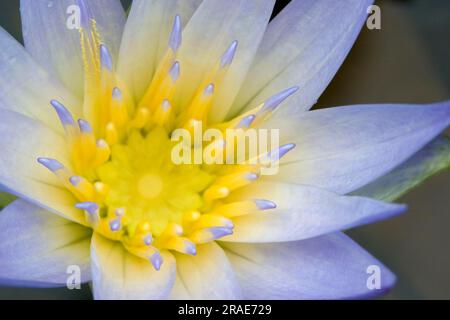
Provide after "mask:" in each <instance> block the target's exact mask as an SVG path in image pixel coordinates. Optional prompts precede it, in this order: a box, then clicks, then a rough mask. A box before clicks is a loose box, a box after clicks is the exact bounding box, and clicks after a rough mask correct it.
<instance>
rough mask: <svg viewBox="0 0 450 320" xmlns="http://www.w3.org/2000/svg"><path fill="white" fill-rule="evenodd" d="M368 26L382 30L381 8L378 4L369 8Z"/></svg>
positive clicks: (371, 28) (368, 27)
mask: <svg viewBox="0 0 450 320" xmlns="http://www.w3.org/2000/svg"><path fill="white" fill-rule="evenodd" d="M367 14H368V15H369V16H368V17H367V21H366V26H367V29H369V30H381V8H380V7H379V6H377V5H372V6H370V7H368V8H367Z"/></svg>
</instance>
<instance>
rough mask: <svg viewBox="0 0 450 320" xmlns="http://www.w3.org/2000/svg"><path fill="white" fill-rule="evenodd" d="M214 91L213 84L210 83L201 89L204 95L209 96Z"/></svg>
mask: <svg viewBox="0 0 450 320" xmlns="http://www.w3.org/2000/svg"><path fill="white" fill-rule="evenodd" d="M213 93H214V84H212V83H210V84H209V85H208V86H207V87H206V88H205V91H203V94H204V95H205V96H211V95H212V94H213Z"/></svg>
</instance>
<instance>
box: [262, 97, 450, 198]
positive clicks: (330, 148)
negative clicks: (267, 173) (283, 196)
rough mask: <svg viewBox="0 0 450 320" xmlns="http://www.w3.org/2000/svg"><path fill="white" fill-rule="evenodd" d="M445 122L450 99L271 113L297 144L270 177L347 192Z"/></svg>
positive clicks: (282, 133)
mask: <svg viewBox="0 0 450 320" xmlns="http://www.w3.org/2000/svg"><path fill="white" fill-rule="evenodd" d="M449 124H450V102H443V103H436V104H430V105H359V106H347V107H337V108H329V109H323V110H316V111H311V112H301V113H298V114H296V115H291V116H289V117H286V118H285V119H281V118H280V119H271V120H269V122H268V123H267V127H268V128H276V129H280V136H281V143H287V142H292V143H295V144H296V145H297V148H295V149H294V150H293V151H291V152H289V153H288V154H287V155H286V156H285V158H283V160H285V161H286V162H285V163H284V164H283V163H282V165H281V166H280V172H279V174H277V175H274V176H271V177H270V178H271V179H275V180H278V181H285V182H293V183H300V184H306V185H311V186H316V187H320V188H324V189H328V190H331V191H334V192H337V193H339V194H346V193H349V192H352V191H354V190H356V189H358V188H360V187H362V186H364V185H366V184H368V183H370V182H372V181H374V180H375V179H377V178H379V177H380V176H382V175H384V174H387V173H388V172H389V171H391V170H392V169H394V168H395V167H397V166H398V165H400V164H401V163H403V162H404V161H406V160H407V159H408V158H409V157H411V156H412V155H413V154H414V153H416V152H417V151H419V150H420V149H421V148H423V147H424V146H425V145H426V144H427V143H429V142H430V141H432V140H433V139H434V138H435V137H436V136H437V135H439V134H440V133H441V132H442V131H443V130H445V129H446V128H447V127H448V125H449Z"/></svg>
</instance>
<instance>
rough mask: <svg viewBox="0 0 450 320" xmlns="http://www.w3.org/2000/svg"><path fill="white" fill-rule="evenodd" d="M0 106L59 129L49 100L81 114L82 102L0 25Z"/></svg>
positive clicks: (75, 113) (75, 114)
mask: <svg viewBox="0 0 450 320" xmlns="http://www.w3.org/2000/svg"><path fill="white" fill-rule="evenodd" d="M0 47H1V48H2V49H1V51H0V96H1V99H0V100H1V103H0V108H2V109H8V110H12V111H15V112H19V113H22V114H25V115H27V116H29V117H32V118H35V119H38V120H40V121H42V122H43V123H45V124H46V125H48V126H49V127H51V128H53V129H55V130H57V131H60V132H62V128H61V125H60V123H59V121H58V117H57V116H56V112H55V111H54V110H53V108H52V107H51V106H50V100H52V99H57V100H58V101H60V102H61V103H63V104H64V105H66V106H67V108H69V109H70V110H71V112H72V113H73V114H74V116H79V115H80V114H81V103H80V101H79V100H78V99H76V98H74V97H73V96H72V94H70V93H69V92H68V91H67V90H66V89H65V88H64V86H62V85H61V84H60V83H59V81H58V80H57V79H56V78H52V77H50V76H49V75H48V74H47V72H45V71H44V70H43V69H42V68H41V67H40V66H39V65H38V64H37V63H36V62H34V60H33V59H32V58H31V56H30V55H29V54H28V53H27V52H26V51H25V49H24V48H23V46H22V45H21V44H20V43H18V42H17V41H16V40H15V39H14V38H13V37H11V36H10V35H9V34H8V33H7V32H6V31H5V30H3V29H2V28H0Z"/></svg>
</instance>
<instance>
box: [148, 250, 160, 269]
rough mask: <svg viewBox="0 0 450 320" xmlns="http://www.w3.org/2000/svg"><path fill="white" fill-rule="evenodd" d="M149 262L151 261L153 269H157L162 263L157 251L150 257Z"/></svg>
mask: <svg viewBox="0 0 450 320" xmlns="http://www.w3.org/2000/svg"><path fill="white" fill-rule="evenodd" d="M150 262H151V263H152V265H153V267H154V268H155V270H156V271H159V270H160V269H161V265H162V263H163V258H162V256H161V254H160V253H159V252H156V253H154V254H153V255H152V256H151V257H150Z"/></svg>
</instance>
